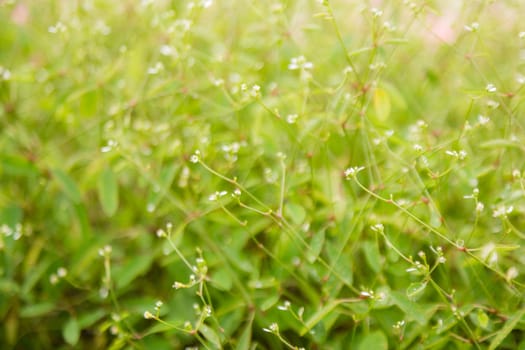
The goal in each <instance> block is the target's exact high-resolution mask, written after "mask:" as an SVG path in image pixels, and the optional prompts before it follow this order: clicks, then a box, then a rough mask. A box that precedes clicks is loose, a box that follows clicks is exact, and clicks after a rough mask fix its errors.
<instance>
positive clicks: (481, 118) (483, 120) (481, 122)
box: [478, 114, 490, 125]
mask: <svg viewBox="0 0 525 350" xmlns="http://www.w3.org/2000/svg"><path fill="white" fill-rule="evenodd" d="M488 122H490V118H489V117H485V116H483V115H481V114H480V115H478V123H479V125H485V124H487V123H488Z"/></svg>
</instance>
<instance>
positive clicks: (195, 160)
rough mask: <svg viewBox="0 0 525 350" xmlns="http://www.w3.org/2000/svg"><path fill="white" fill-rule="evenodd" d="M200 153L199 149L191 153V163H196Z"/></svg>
mask: <svg viewBox="0 0 525 350" xmlns="http://www.w3.org/2000/svg"><path fill="white" fill-rule="evenodd" d="M200 155H201V152H200V151H199V150H197V151H195V153H193V154H192V155H191V157H190V162H192V163H194V164H195V163H198V162H199V161H200Z"/></svg>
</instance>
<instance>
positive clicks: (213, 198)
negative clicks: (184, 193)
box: [208, 191, 228, 202]
mask: <svg viewBox="0 0 525 350" xmlns="http://www.w3.org/2000/svg"><path fill="white" fill-rule="evenodd" d="M227 194H228V192H227V191H220V192H219V191H217V192H215V193H213V194H210V195H209V197H208V200H210V201H212V202H213V201H216V200H217V199H219V198H220V197H224V196H226V195H227Z"/></svg>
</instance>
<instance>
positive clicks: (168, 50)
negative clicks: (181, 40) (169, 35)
mask: <svg viewBox="0 0 525 350" xmlns="http://www.w3.org/2000/svg"><path fill="white" fill-rule="evenodd" d="M159 51H160V54H161V55H163V56H175V55H176V54H177V50H176V49H175V48H174V47H173V46H170V45H162V46H161V47H160V50H159Z"/></svg>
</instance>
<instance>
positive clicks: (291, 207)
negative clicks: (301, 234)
mask: <svg viewBox="0 0 525 350" xmlns="http://www.w3.org/2000/svg"><path fill="white" fill-rule="evenodd" d="M284 212H285V213H286V214H287V215H288V216H289V217H290V219H292V222H293V223H294V224H296V225H299V224H301V223H302V222H303V221H304V219H305V218H306V210H305V209H304V208H303V207H302V206H300V205H299V204H295V203H288V204H286V206H285V208H284Z"/></svg>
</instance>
